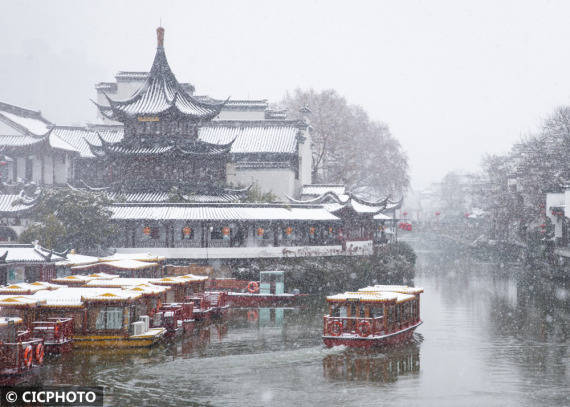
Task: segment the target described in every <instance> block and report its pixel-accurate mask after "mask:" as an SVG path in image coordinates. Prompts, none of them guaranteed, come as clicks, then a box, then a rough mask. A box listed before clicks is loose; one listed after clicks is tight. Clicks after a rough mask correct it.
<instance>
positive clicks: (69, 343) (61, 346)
mask: <svg viewBox="0 0 570 407" xmlns="http://www.w3.org/2000/svg"><path fill="white" fill-rule="evenodd" d="M44 346H45V353H46V354H48V355H60V354H62V353H66V352H69V351H71V349H72V348H73V340H72V339H67V340H64V341H60V342H44Z"/></svg>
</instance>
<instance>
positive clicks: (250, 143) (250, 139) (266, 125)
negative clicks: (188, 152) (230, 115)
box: [198, 121, 299, 154]
mask: <svg viewBox="0 0 570 407" xmlns="http://www.w3.org/2000/svg"><path fill="white" fill-rule="evenodd" d="M298 133H299V123H298V122H295V121H289V122H286V121H280V122H268V121H243V122H236V121H217V122H211V123H208V124H206V125H204V126H203V127H200V128H199V130H198V137H199V138H200V140H202V141H205V142H208V143H213V144H227V143H230V142H231V141H232V140H233V139H234V138H235V142H234V143H233V145H232V148H231V150H230V152H231V153H232V154H251V153H280V154H294V153H295V152H296V151H297V134H298Z"/></svg>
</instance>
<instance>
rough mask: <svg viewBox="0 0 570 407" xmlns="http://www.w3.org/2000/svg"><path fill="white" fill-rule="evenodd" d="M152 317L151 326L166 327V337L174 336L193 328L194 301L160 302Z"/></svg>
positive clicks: (188, 331)
mask: <svg viewBox="0 0 570 407" xmlns="http://www.w3.org/2000/svg"><path fill="white" fill-rule="evenodd" d="M151 317H152V320H151V322H152V326H155V327H157V326H162V327H164V328H166V334H165V336H166V337H176V336H179V335H182V334H184V333H191V332H192V331H193V330H194V323H195V319H194V303H193V302H184V303H167V304H161V305H160V306H159V308H158V310H157V311H156V313H154V315H151Z"/></svg>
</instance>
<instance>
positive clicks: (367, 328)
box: [323, 315, 385, 337]
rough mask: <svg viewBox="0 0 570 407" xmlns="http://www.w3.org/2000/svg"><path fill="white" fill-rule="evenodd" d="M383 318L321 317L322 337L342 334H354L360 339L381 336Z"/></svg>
mask: <svg viewBox="0 0 570 407" xmlns="http://www.w3.org/2000/svg"><path fill="white" fill-rule="evenodd" d="M384 332H385V331H384V317H376V318H361V317H331V316H328V315H325V316H324V317H323V335H327V336H340V335H342V334H344V333H349V334H356V335H359V336H362V337H367V336H370V335H379V334H383V333H384Z"/></svg>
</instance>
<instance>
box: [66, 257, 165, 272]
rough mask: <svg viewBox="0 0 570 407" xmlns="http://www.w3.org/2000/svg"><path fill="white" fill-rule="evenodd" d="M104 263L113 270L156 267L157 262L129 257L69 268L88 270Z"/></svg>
mask: <svg viewBox="0 0 570 407" xmlns="http://www.w3.org/2000/svg"><path fill="white" fill-rule="evenodd" d="M100 265H104V266H105V268H110V269H115V270H143V269H147V268H152V267H157V266H158V263H150V262H147V261H138V260H131V259H123V260H114V261H105V262H103V263H96V264H87V265H85V266H75V267H72V268H71V269H72V270H73V271H80V270H89V269H92V268H93V267H98V266H100Z"/></svg>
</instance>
